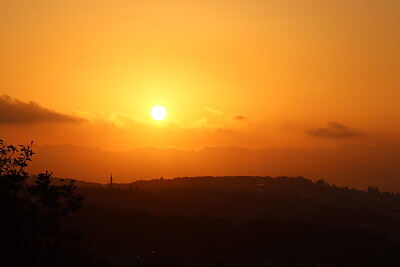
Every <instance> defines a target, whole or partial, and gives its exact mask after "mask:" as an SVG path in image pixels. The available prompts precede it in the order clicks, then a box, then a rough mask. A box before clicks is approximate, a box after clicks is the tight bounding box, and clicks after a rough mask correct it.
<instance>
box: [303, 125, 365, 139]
mask: <svg viewBox="0 0 400 267" xmlns="http://www.w3.org/2000/svg"><path fill="white" fill-rule="evenodd" d="M306 133H307V134H308V135H310V136H313V137H320V138H331V139H344V138H350V137H355V136H360V135H362V134H363V132H362V131H360V130H357V129H353V128H349V127H347V126H345V125H343V124H341V123H339V122H329V123H328V124H327V127H319V128H317V129H314V130H308V131H306Z"/></svg>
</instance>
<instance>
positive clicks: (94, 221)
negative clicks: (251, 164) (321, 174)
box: [75, 176, 400, 266]
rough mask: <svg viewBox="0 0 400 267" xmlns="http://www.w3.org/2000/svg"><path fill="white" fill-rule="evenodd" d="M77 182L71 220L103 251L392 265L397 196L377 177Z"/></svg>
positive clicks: (399, 216) (233, 260) (272, 262)
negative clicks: (363, 180)
mask: <svg viewBox="0 0 400 267" xmlns="http://www.w3.org/2000/svg"><path fill="white" fill-rule="evenodd" d="M78 190H79V192H80V193H82V194H84V195H85V203H84V208H83V210H82V211H81V213H80V214H78V216H76V218H75V221H76V223H77V224H78V225H80V227H81V228H82V229H83V233H85V238H84V241H85V246H86V247H87V248H88V249H89V250H91V251H93V253H94V255H102V256H103V257H104V258H106V259H112V260H116V259H120V258H121V257H122V258H125V259H126V258H129V259H130V260H129V262H131V263H132V264H133V263H135V264H138V259H139V258H140V259H142V260H144V259H146V261H147V260H150V259H152V260H154V257H155V258H157V259H158V260H160V261H161V262H164V263H165V262H168V261H172V262H174V263H173V264H172V263H169V264H164V265H162V264H161V265H154V266H198V265H189V264H188V263H189V262H194V263H198V264H200V263H201V264H205V265H202V266H251V260H253V261H255V262H257V263H260V262H267V263H266V265H263V266H291V265H290V264H289V263H290V262H293V263H298V264H300V263H301V264H317V263H318V264H334V265H321V266H377V265H379V266H394V265H391V264H390V263H391V262H392V261H393V259H394V255H395V254H396V253H399V252H400V250H399V246H398V242H399V240H400V231H399V229H398V225H399V224H400V197H399V195H398V194H392V193H381V192H379V190H378V189H377V188H374V187H370V188H369V189H368V191H360V190H355V189H349V188H346V187H344V188H339V187H336V186H334V185H329V184H327V183H325V182H324V181H322V180H320V181H318V182H316V183H313V182H312V181H311V180H308V179H306V178H303V177H277V178H272V177H245V176H239V177H184V178H176V179H171V180H166V179H155V180H150V181H136V182H133V183H131V184H113V185H112V187H110V185H107V186H101V187H93V188H88V187H86V188H78ZM132 253H133V254H132ZM133 255H135V256H133ZM135 257H136V258H135ZM137 257H139V258H137ZM147 257H149V259H148V258H147ZM171 257H172V258H171ZM161 259H162V260H161ZM167 259H168V260H167ZM218 259H219V260H220V263H221V264H222V265H218V264H217V263H218ZM178 262H180V263H179V264H183V265H179V264H178ZM207 262H208V263H207ZM206 263H207V264H208V265H207V264H206ZM216 264H217V265H216ZM229 264H231V265H229ZM235 264H236V265H235ZM285 264H286V265H285ZM287 264H289V265H287ZM123 266H125V265H123ZM139 266H153V265H139ZM310 266H314V265H310Z"/></svg>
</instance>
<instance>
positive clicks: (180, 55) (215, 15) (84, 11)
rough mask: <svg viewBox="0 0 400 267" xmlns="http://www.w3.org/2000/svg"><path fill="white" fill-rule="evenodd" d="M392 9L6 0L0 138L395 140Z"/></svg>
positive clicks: (338, 4)
mask: <svg viewBox="0 0 400 267" xmlns="http://www.w3.org/2000/svg"><path fill="white" fill-rule="evenodd" d="M399 14H400V1H398V0H380V1H375V0H345V1H344V0H343V1H342V0H335V1H333V0H326V1H320V0H304V1H297V0H201V1H200V0H199V1H183V0H182V1H180V0H170V1H168V0H158V1H157V0H141V1H139V0H137V1H134V0H113V1H109V0H108V1H106V0H68V1H54V0H35V1H31V0H1V1H0V55H1V60H0V95H3V96H2V97H1V98H0V115H1V116H2V117H3V118H2V119H0V128H1V131H2V136H3V138H6V139H8V140H11V141H14V142H23V143H27V142H29V141H30V140H32V139H33V140H35V141H36V142H37V143H38V144H39V145H46V144H49V145H58V144H72V145H79V146H89V147H100V148H104V149H117V150H120V149H129V148H132V147H137V146H161V147H171V146H172V147H178V148H184V149H192V148H196V149H200V148H202V147H205V146H222V147H224V146H239V147H248V148H257V149H258V148H266V147H303V148H304V147H320V146H329V147H337V146H340V145H344V144H363V145H377V144H382V143H388V142H389V143H391V142H399V141H400V124H399V121H400V108H399V99H400V53H399V47H400V34H399V33H400V16H399ZM31 101H33V102H31ZM154 105H163V106H165V107H166V109H167V111H168V116H167V119H166V120H164V121H162V122H156V121H154V120H152V119H151V117H150V115H149V114H150V109H151V108H152V107H153V106H154ZM11 114H13V115H11ZM5 117H6V119H4V118H5ZM14 117H15V118H14ZM27 129H28V130H27ZM27 131H28V132H29V135H27Z"/></svg>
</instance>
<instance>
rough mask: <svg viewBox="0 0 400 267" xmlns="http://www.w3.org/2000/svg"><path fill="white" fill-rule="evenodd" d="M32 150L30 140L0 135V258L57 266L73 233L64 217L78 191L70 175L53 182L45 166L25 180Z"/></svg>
mask: <svg viewBox="0 0 400 267" xmlns="http://www.w3.org/2000/svg"><path fill="white" fill-rule="evenodd" d="M33 155H34V152H33V151H32V144H31V145H29V146H23V145H20V146H19V147H18V148H17V147H15V146H12V145H5V144H4V142H3V141H2V140H0V214H1V220H0V236H1V239H0V256H1V260H2V262H3V263H4V264H5V265H6V266H7V265H10V266H18V265H19V264H26V266H28V265H29V266H35V265H41V266H44V265H49V264H51V265H53V264H54V265H57V266H62V265H65V264H67V263H68V259H66V255H67V254H68V253H67V252H68V250H69V247H68V244H69V242H70V241H71V240H73V239H74V237H75V236H76V235H74V231H73V229H72V228H71V227H70V226H69V225H68V220H67V217H68V215H69V213H70V212H73V211H76V210H78V209H79V208H80V206H81V203H82V200H83V197H82V196H80V195H77V194H76V193H75V185H74V182H73V181H71V182H70V183H69V184H63V185H53V184H52V182H51V175H50V174H49V173H48V172H46V173H42V174H39V175H38V176H37V178H36V180H35V181H34V183H33V184H30V183H28V182H27V180H28V178H29V175H28V173H27V172H26V170H25V169H26V167H27V166H28V162H29V161H31V158H32V156H33Z"/></svg>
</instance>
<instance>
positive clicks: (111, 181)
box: [110, 173, 113, 188]
mask: <svg viewBox="0 0 400 267" xmlns="http://www.w3.org/2000/svg"><path fill="white" fill-rule="evenodd" d="M112 186H113V179H112V173H111V176H110V188H112Z"/></svg>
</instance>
